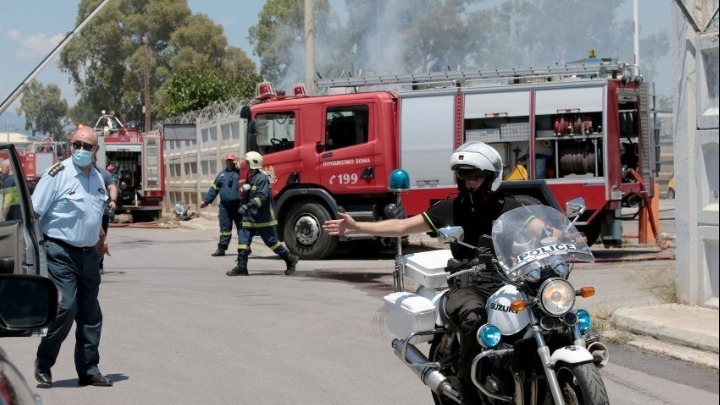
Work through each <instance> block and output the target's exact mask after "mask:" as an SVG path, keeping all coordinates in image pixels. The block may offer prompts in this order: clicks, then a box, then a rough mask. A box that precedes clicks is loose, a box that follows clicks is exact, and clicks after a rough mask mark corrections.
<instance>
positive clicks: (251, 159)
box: [245, 151, 263, 169]
mask: <svg viewBox="0 0 720 405" xmlns="http://www.w3.org/2000/svg"><path fill="white" fill-rule="evenodd" d="M245 160H247V162H248V167H249V168H250V169H262V161H263V157H262V155H261V154H259V153H257V152H255V151H250V152H248V153H246V154H245Z"/></svg>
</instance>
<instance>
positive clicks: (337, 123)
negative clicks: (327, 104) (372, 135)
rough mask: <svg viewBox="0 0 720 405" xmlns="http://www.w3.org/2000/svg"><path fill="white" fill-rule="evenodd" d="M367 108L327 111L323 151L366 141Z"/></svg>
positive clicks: (354, 107)
mask: <svg viewBox="0 0 720 405" xmlns="http://www.w3.org/2000/svg"><path fill="white" fill-rule="evenodd" d="M368 115H369V114H368V106H366V105H359V106H349V107H331V108H328V109H327V113H326V117H325V119H326V124H327V127H326V129H325V150H333V149H339V148H345V147H348V146H353V145H360V144H363V143H366V142H367V141H368Z"/></svg>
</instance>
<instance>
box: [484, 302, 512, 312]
mask: <svg viewBox="0 0 720 405" xmlns="http://www.w3.org/2000/svg"><path fill="white" fill-rule="evenodd" d="M490 309H493V310H495V311H502V312H512V313H517V311H513V310H512V309H510V306H509V305H502V304H498V303H495V302H491V303H490Z"/></svg>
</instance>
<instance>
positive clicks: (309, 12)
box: [305, 0, 315, 94]
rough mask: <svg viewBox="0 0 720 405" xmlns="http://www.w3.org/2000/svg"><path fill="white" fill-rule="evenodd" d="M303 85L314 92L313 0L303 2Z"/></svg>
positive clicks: (310, 91)
mask: <svg viewBox="0 0 720 405" xmlns="http://www.w3.org/2000/svg"><path fill="white" fill-rule="evenodd" d="M305 85H306V86H307V89H308V92H309V93H310V94H313V93H314V92H315V16H314V11H313V0H305Z"/></svg>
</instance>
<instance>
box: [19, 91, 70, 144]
mask: <svg viewBox="0 0 720 405" xmlns="http://www.w3.org/2000/svg"><path fill="white" fill-rule="evenodd" d="M16 113H17V114H18V115H19V116H23V115H24V116H25V129H26V130H30V132H31V134H32V135H33V136H35V135H36V134H43V135H49V136H50V137H52V138H53V139H56V140H61V139H64V133H63V132H64V131H63V128H64V126H65V121H66V116H67V113H68V104H67V101H65V100H64V99H61V98H60V87H58V86H57V85H54V84H50V85H48V86H44V85H42V84H41V83H39V82H37V81H36V80H33V81H31V82H30V83H29V85H28V86H27V88H26V89H25V92H24V93H23V95H22V98H21V99H20V107H18V109H17V110H16Z"/></svg>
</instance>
